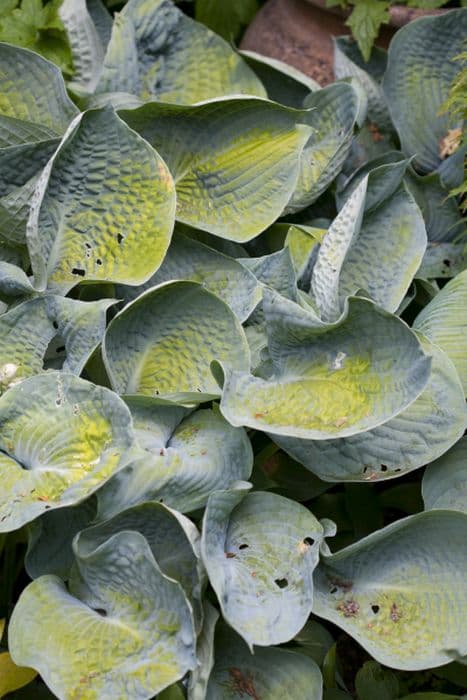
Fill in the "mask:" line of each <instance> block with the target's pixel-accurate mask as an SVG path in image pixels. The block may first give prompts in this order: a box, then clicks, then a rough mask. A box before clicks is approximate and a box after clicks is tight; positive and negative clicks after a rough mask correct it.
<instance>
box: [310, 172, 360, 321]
mask: <svg viewBox="0 0 467 700" xmlns="http://www.w3.org/2000/svg"><path fill="white" fill-rule="evenodd" d="M367 183H368V177H365V178H363V180H362V181H361V182H360V183H359V184H358V186H357V187H356V188H355V190H354V192H352V194H351V195H350V197H349V198H348V200H347V201H346V203H345V204H344V206H343V207H342V209H341V211H340V212H339V214H338V215H337V217H336V218H335V219H334V221H333V222H332V224H331V226H330V228H329V230H328V232H327V234H326V235H325V236H324V239H323V241H322V243H321V246H320V249H319V251H318V256H317V258H316V262H315V265H314V267H313V274H312V277H311V291H312V294H313V297H314V300H315V302H316V305H317V307H318V309H319V312H320V314H321V317H322V319H323V320H324V321H330V322H332V321H335V320H336V319H337V318H339V316H340V315H341V304H340V299H339V278H340V274H341V271H342V267H343V265H344V262H345V258H346V255H347V252H348V250H349V248H350V246H351V245H352V243H353V242H354V240H355V238H356V237H357V236H358V233H359V231H360V226H361V224H362V219H363V212H364V207H365V197H366V191H367Z"/></svg>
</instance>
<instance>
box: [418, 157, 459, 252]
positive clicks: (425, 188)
mask: <svg viewBox="0 0 467 700" xmlns="http://www.w3.org/2000/svg"><path fill="white" fill-rule="evenodd" d="M407 186H408V187H409V189H410V192H411V194H412V195H413V196H414V197H415V200H416V202H417V204H418V206H419V207H420V210H421V212H422V214H423V218H424V220H425V224H426V232H427V236H428V240H429V241H434V242H445V241H454V240H455V239H457V237H458V236H459V234H460V233H462V232H464V231H466V225H465V220H463V219H462V217H461V214H460V211H459V207H458V206H457V202H456V199H455V198H454V197H450V196H449V191H448V190H447V189H446V188H445V187H444V185H443V184H442V182H441V180H440V177H439V174H438V173H431V175H425V176H421V175H418V174H417V173H416V172H415V171H414V170H412V169H409V170H408V172H407Z"/></svg>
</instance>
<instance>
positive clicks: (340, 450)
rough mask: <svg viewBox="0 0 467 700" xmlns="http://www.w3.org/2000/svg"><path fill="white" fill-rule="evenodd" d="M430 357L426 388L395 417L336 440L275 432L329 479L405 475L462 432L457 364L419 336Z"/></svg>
mask: <svg viewBox="0 0 467 700" xmlns="http://www.w3.org/2000/svg"><path fill="white" fill-rule="evenodd" d="M420 340H421V343H422V347H423V348H424V350H425V352H426V353H427V354H429V355H431V357H432V365H431V373H430V378H429V380H428V384H427V385H426V387H425V389H424V390H423V392H422V393H421V394H420V396H419V397H418V398H417V399H416V400H415V401H414V402H413V403H412V404H410V406H409V407H408V408H406V409H405V410H404V411H402V412H401V413H399V414H398V415H397V416H395V417H394V418H391V420H389V421H387V422H386V423H383V424H382V425H379V426H377V427H376V428H373V429H371V430H367V431H365V432H363V433H358V434H357V435H351V436H349V437H345V438H339V439H337V440H298V439H296V438H290V437H283V436H279V435H274V436H271V437H272V438H273V440H274V442H275V443H277V444H278V445H279V446H280V447H281V448H282V449H283V450H285V451H286V452H287V453H288V454H290V455H291V456H292V457H293V458H294V459H296V460H297V461H298V462H300V463H301V464H303V465H304V466H305V467H306V468H307V469H309V470H310V471H312V472H313V473H314V474H317V475H318V476H319V477H320V478H321V479H324V480H325V481H374V480H376V479H390V478H393V477H395V476H401V475H402V474H406V473H408V472H410V471H412V470H413V469H418V468H419V467H422V466H423V465H424V464H427V463H429V462H431V461H432V460H433V459H436V458H437V457H439V456H440V455H442V454H443V453H444V452H446V450H448V449H449V448H450V447H451V445H453V444H454V443H455V442H456V441H457V440H458V439H459V438H460V437H461V435H462V434H463V433H464V430H465V428H466V427H467V412H466V407H465V401H464V392H463V389H462V386H461V384H460V381H459V377H458V376H457V372H456V370H455V367H454V365H453V364H452V362H451V361H450V360H449V358H448V357H447V356H446V354H445V353H444V352H443V351H442V350H440V349H439V348H438V347H437V346H436V345H433V344H432V343H430V342H429V341H427V340H426V339H425V338H423V337H421V338H420Z"/></svg>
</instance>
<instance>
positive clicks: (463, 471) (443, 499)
mask: <svg viewBox="0 0 467 700" xmlns="http://www.w3.org/2000/svg"><path fill="white" fill-rule="evenodd" d="M422 495H423V500H424V503H425V509H426V510H432V509H433V508H445V509H446V510H461V511H463V512H464V513H467V438H462V439H461V440H459V442H457V443H456V444H455V445H454V447H452V448H451V449H450V450H449V452H446V454H444V455H443V456H442V457H440V458H439V459H437V460H436V461H435V462H432V464H429V465H428V467H427V469H426V471H425V474H424V475H423V481H422Z"/></svg>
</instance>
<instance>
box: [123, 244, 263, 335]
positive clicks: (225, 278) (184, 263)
mask: <svg viewBox="0 0 467 700" xmlns="http://www.w3.org/2000/svg"><path fill="white" fill-rule="evenodd" d="M170 280H190V281H192V282H198V283H199V284H202V285H203V286H204V287H206V289H208V290H209V291H210V292H213V293H214V294H216V295H217V296H218V297H220V298H221V299H223V301H225V303H226V304H228V305H229V306H230V308H231V309H232V311H233V312H234V313H235V315H236V316H237V317H238V319H239V321H241V322H243V321H245V320H246V319H247V318H248V316H249V315H250V314H251V312H252V311H253V309H254V308H255V306H256V305H257V304H258V302H259V301H260V299H261V287H260V285H259V284H258V281H257V280H256V279H255V276H254V275H253V274H252V273H251V272H249V271H248V270H246V269H245V266H243V265H241V264H240V263H239V262H237V261H236V260H235V259H234V258H231V257H228V256H227V255H224V254H223V253H219V252H218V251H217V250H214V249H213V248H209V247H208V246H207V245H204V243H200V242H199V241H196V240H195V239H193V238H188V237H187V236H184V235H183V234H180V233H177V234H176V235H175V236H174V237H173V238H172V242H171V244H170V247H169V250H168V251H167V255H166V256H165V258H164V262H163V263H162V265H161V267H160V268H159V269H158V270H157V272H156V273H155V275H153V276H152V277H151V278H150V279H149V280H148V281H147V282H146V283H145V284H144V285H142V286H141V287H126V288H123V289H122V290H119V295H120V296H122V295H121V294H120V291H122V292H123V298H124V299H125V301H133V299H136V297H137V296H139V295H140V294H141V292H144V291H145V290H146V289H149V288H150V287H154V286H155V285H158V284H161V283H163V282H169V281H170Z"/></svg>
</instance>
